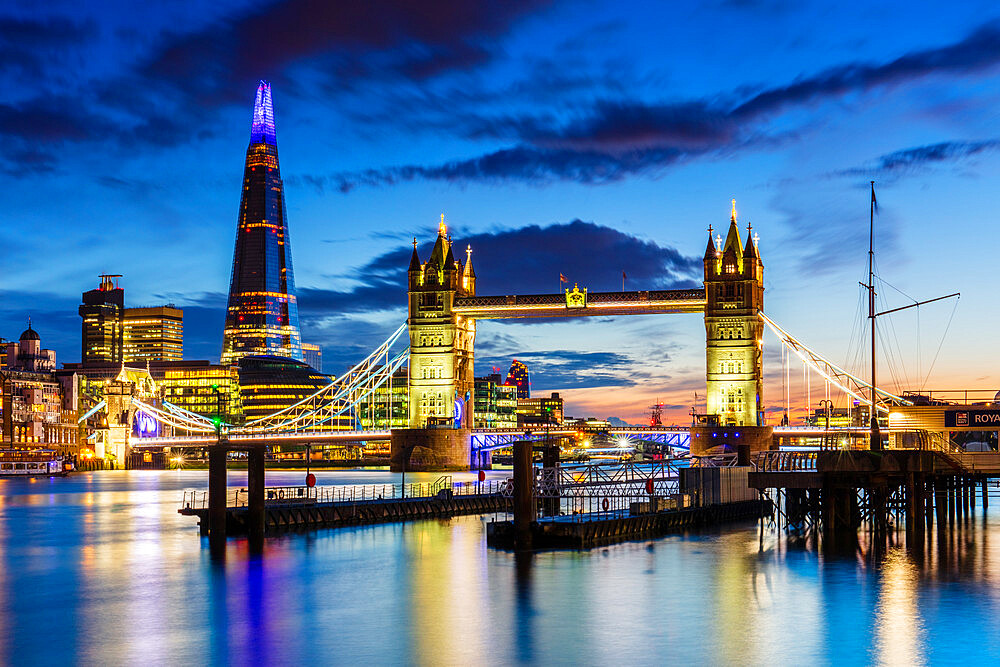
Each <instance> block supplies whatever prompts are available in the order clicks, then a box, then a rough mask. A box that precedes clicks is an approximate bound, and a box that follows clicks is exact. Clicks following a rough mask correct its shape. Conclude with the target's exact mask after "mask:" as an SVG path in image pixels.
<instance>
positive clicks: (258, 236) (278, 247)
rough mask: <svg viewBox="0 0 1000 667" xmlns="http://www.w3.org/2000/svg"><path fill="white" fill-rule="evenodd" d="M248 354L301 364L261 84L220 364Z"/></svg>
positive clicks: (267, 100)
mask: <svg viewBox="0 0 1000 667" xmlns="http://www.w3.org/2000/svg"><path fill="white" fill-rule="evenodd" d="M248 355H273V356H278V357H288V358H290V359H294V360H296V361H302V341H301V339H300V337H299V310H298V305H297V303H296V298H295V279H294V276H293V273H292V253H291V248H290V246H289V237H288V222H287V218H286V214H285V189H284V185H283V184H282V182H281V172H280V170H279V168H278V145H277V140H276V138H275V127H274V109H273V106H272V104H271V85H270V84H269V83H266V82H264V81H261V82H260V85H259V86H258V87H257V98H256V100H255V102H254V107H253V119H252V121H251V125H250V145H249V146H248V147H247V154H246V164H245V167H244V170H243V196H242V198H241V200H240V210H239V214H238V216H237V227H236V247H235V249H234V251H233V272H232V279H231V281H230V285H229V304H228V306H227V308H226V325H225V331H224V334H223V341H222V363H223V364H233V363H236V362H238V361H239V360H240V359H241V358H242V357H245V356H248Z"/></svg>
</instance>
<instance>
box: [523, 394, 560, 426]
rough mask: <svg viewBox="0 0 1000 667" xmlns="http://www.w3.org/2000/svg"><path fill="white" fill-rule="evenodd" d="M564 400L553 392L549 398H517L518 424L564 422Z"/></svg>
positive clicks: (530, 424)
mask: <svg viewBox="0 0 1000 667" xmlns="http://www.w3.org/2000/svg"><path fill="white" fill-rule="evenodd" d="M562 422H563V400H562V398H560V397H559V394H557V393H556V392H552V395H551V396H549V397H548V398H519V399H517V425H518V426H519V427H520V426H532V425H544V424H562Z"/></svg>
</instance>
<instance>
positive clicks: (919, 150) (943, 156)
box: [834, 139, 1000, 178]
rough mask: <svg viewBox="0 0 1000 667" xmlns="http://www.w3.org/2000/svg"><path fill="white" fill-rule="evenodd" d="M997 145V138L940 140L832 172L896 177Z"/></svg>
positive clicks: (987, 149)
mask: <svg viewBox="0 0 1000 667" xmlns="http://www.w3.org/2000/svg"><path fill="white" fill-rule="evenodd" d="M997 148H1000V139H988V140H985V141H942V142H939V143H936V144H929V145H927V146H918V147H916V148H906V149H903V150H898V151H893V152H892V153H887V154H885V155H883V156H881V157H879V158H877V159H876V160H875V161H874V163H873V164H872V165H870V166H866V167H856V168H853V169H844V170H841V171H838V172H835V174H834V175H837V176H865V177H868V176H870V177H872V178H875V177H876V176H879V177H889V178H897V177H898V176H900V175H902V174H904V173H909V172H912V171H916V170H919V169H920V168H922V167H925V166H927V165H932V164H937V163H942V162H952V161H956V160H961V159H963V158H967V157H971V156H973V155H977V154H979V153H984V152H989V151H994V150H997Z"/></svg>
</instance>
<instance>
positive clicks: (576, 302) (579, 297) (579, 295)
mask: <svg viewBox="0 0 1000 667" xmlns="http://www.w3.org/2000/svg"><path fill="white" fill-rule="evenodd" d="M566 307H567V308H586V307H587V288H586V287H584V288H583V291H582V292H581V291H580V287H579V286H578V285H577V284H576V283H573V291H572V292H571V291H570V290H566Z"/></svg>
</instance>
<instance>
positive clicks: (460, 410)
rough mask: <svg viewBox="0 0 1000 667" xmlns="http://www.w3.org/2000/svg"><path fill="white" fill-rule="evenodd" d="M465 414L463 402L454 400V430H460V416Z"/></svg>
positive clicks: (457, 399)
mask: <svg viewBox="0 0 1000 667" xmlns="http://www.w3.org/2000/svg"><path fill="white" fill-rule="evenodd" d="M464 412H465V401H463V400H462V399H460V398H456V399H455V428H462V415H463V414H464Z"/></svg>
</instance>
